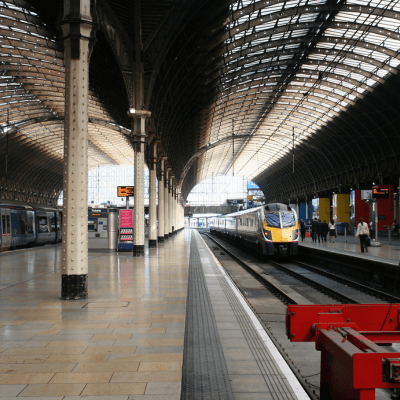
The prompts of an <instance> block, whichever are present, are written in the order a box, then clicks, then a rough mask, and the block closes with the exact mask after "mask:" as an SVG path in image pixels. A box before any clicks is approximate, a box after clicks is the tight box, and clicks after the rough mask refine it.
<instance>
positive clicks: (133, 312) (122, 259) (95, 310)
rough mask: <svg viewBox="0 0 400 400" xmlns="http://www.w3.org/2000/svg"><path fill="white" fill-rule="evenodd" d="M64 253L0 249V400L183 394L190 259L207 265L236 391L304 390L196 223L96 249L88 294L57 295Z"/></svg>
mask: <svg viewBox="0 0 400 400" xmlns="http://www.w3.org/2000/svg"><path fill="white" fill-rule="evenodd" d="M193 238H195V240H192V239H193ZM191 242H192V246H193V245H194V243H195V246H197V247H196V248H197V249H198V254H199V257H198V260H200V261H199V263H198V264H193V261H190V260H191V257H190V246H191ZM196 251H197V250H196ZM60 256H61V247H60V245H55V246H54V245H51V246H45V247H37V248H32V249H24V250H17V251H10V252H7V253H0V282H1V286H0V398H1V400H3V399H15V398H23V399H26V400H33V399H35V400H40V399H43V400H44V399H46V400H77V399H81V398H82V399H87V400H128V399H129V400H179V399H180V397H181V380H182V361H183V352H184V348H183V346H184V339H185V319H186V297H187V288H188V272H189V265H190V268H198V267H200V265H201V268H200V269H198V270H199V271H202V272H201V273H203V274H204V278H205V282H206V286H207V289H206V290H207V291H208V293H209V295H210V299H211V303H212V309H213V311H212V312H213V313H214V315H215V318H216V325H217V329H218V335H219V337H220V339H221V343H222V349H223V359H224V361H223V362H225V363H226V366H227V371H228V373H229V382H230V385H231V386H232V390H231V394H230V395H229V399H233V398H234V399H235V400H261V399H262V400H277V399H279V400H288V399H291V400H295V399H302V400H304V399H306V398H307V396H306V395H305V393H303V390H302V388H301V387H299V384H298V382H297V381H295V382H294V381H293V377H291V376H290V370H289V369H288V367H287V365H286V364H285V363H284V362H283V359H279V357H280V355H279V354H278V353H277V351H276V349H275V348H273V349H272V348H270V347H268V346H270V345H268V344H266V343H268V340H269V339H268V338H266V337H265V335H266V334H265V332H264V330H263V328H262V327H261V326H257V325H256V324H257V319H256V318H255V317H254V315H253V314H252V312H251V310H250V308H249V307H248V305H247V304H246V303H245V302H244V300H243V298H242V297H241V295H240V294H239V292H238V291H237V289H235V287H234V285H233V283H232V282H231V281H230V279H229V278H228V277H226V275H225V272H224V271H223V269H222V267H220V266H218V265H219V264H218V263H217V261H216V260H215V259H214V258H213V255H212V253H211V252H210V250H209V249H208V248H207V246H206V245H205V244H204V242H203V240H202V239H201V237H200V235H199V234H198V233H197V232H196V231H194V230H186V231H183V232H180V233H178V235H176V236H173V237H172V238H170V239H169V240H168V241H166V242H165V243H164V244H162V245H160V246H159V247H158V249H148V248H146V254H145V257H140V258H134V257H132V254H131V253H120V254H117V253H100V252H90V253H89V299H88V300H79V301H62V300H60V292H61V276H60ZM235 290H236V292H237V293H236V294H235ZM246 307H247V310H248V311H246ZM193 315H194V314H193ZM194 318H196V316H195V315H194ZM252 321H253V322H252ZM254 321H255V322H254ZM263 335H264V336H263ZM188 343H190V341H188ZM194 346H196V343H194ZM264 347H265V348H264ZM267 347H268V349H267ZM276 359H278V362H277V363H276V362H275V360H276ZM282 371H283V372H282ZM217 397H218V398H223V399H224V400H228V399H227V398H226V396H225V397H220V396H217ZM214 398H215V397H212V400H214ZM191 400H192V399H191ZM193 400H195V399H193ZM215 400H217V398H215Z"/></svg>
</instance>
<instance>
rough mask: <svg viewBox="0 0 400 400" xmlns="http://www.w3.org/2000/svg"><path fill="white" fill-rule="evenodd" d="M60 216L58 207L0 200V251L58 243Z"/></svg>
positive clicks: (60, 234)
mask: <svg viewBox="0 0 400 400" xmlns="http://www.w3.org/2000/svg"><path fill="white" fill-rule="evenodd" d="M61 219H62V211H61V210H60V209H59V208H58V207H52V206H47V205H44V204H32V203H24V202H21V201H13V200H0V220H1V221H0V252H1V251H6V250H9V249H14V248H15V247H20V246H37V245H44V244H48V243H58V242H61V239H62V233H61Z"/></svg>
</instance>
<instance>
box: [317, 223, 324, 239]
mask: <svg viewBox="0 0 400 400" xmlns="http://www.w3.org/2000/svg"><path fill="white" fill-rule="evenodd" d="M317 233H318V243H321V240H322V241H324V238H323V237H322V222H321V220H320V219H319V220H318V227H317Z"/></svg>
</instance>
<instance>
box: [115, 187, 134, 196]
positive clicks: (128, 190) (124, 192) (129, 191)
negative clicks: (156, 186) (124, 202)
mask: <svg viewBox="0 0 400 400" xmlns="http://www.w3.org/2000/svg"><path fill="white" fill-rule="evenodd" d="M134 195H135V186H118V197H132V196H134Z"/></svg>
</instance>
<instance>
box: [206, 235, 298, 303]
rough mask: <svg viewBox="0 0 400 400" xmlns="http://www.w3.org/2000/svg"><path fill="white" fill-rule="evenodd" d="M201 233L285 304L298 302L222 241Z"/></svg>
mask: <svg viewBox="0 0 400 400" xmlns="http://www.w3.org/2000/svg"><path fill="white" fill-rule="evenodd" d="M203 235H205V236H207V237H208V238H209V239H210V240H212V241H213V242H214V243H215V244H216V245H218V246H219V247H220V248H221V249H222V250H223V251H224V252H225V253H227V254H228V255H229V256H230V257H231V258H233V259H234V260H235V261H236V262H237V263H238V264H239V265H241V266H242V267H243V268H245V269H246V271H248V272H249V273H250V274H251V275H252V276H253V277H254V278H256V279H257V280H258V281H259V282H260V283H262V284H263V285H265V286H267V287H268V289H269V290H270V291H271V292H272V293H273V294H274V295H275V296H277V297H278V298H279V299H280V300H282V301H284V302H285V303H286V304H298V303H297V301H296V300H294V299H293V298H292V297H290V295H289V294H287V293H286V292H285V291H284V290H282V289H281V288H279V287H278V286H276V285H275V284H273V283H272V282H270V281H269V280H268V279H267V278H266V277H265V276H262V275H261V274H260V273H258V272H257V271H256V270H255V269H254V268H253V267H252V266H251V265H249V264H248V263H246V262H245V261H243V260H241V259H240V258H239V257H237V256H236V255H235V254H233V253H232V252H231V251H230V250H228V249H227V248H226V247H225V246H224V245H223V244H222V243H220V242H219V241H217V240H216V239H215V238H213V237H212V236H210V235H209V234H207V233H203Z"/></svg>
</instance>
